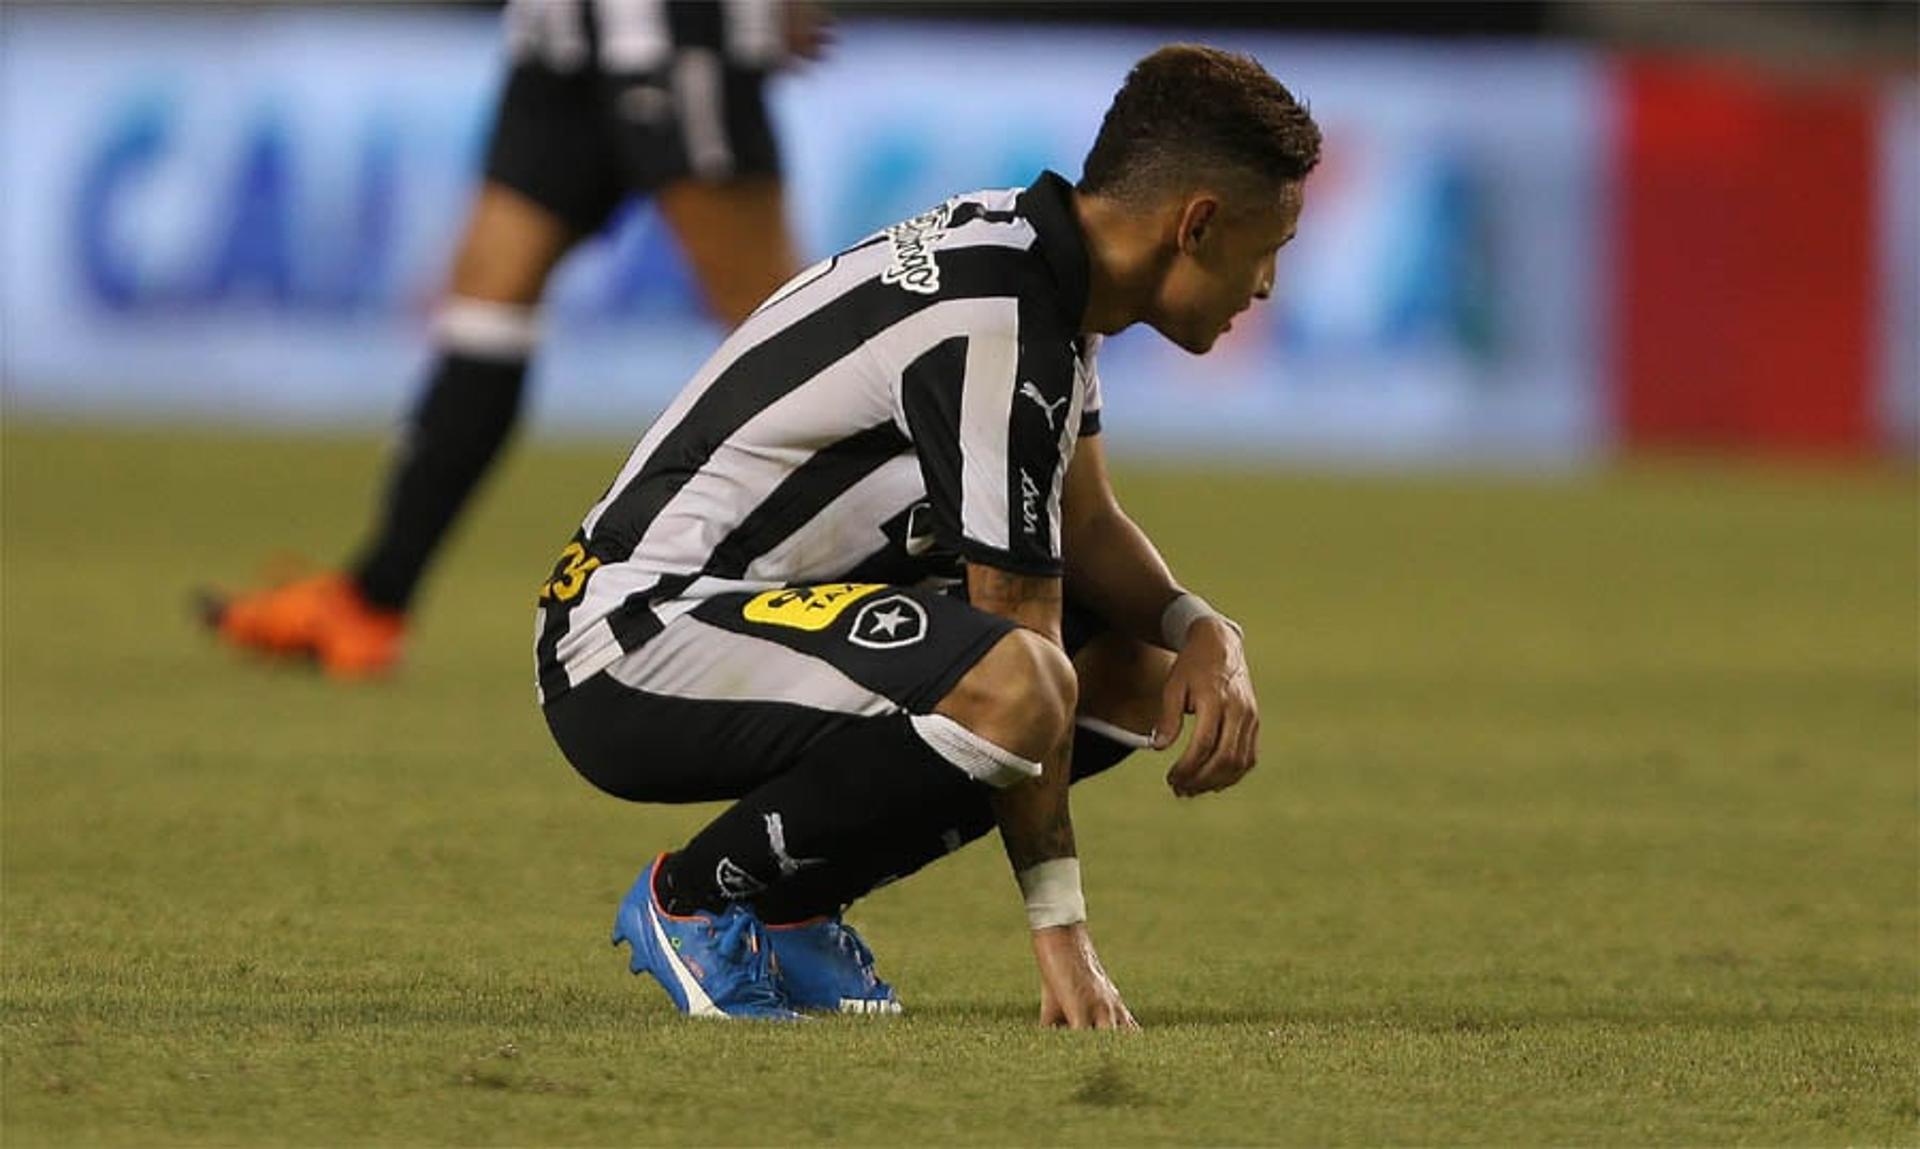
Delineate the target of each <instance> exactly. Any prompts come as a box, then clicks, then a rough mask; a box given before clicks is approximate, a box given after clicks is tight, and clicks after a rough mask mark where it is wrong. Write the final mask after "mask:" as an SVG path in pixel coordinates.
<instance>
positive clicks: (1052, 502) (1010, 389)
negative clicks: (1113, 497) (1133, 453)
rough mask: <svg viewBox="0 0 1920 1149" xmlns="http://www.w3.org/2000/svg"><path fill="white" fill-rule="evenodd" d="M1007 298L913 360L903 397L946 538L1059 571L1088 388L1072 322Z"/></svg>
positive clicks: (989, 561)
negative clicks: (1063, 330)
mask: <svg viewBox="0 0 1920 1149" xmlns="http://www.w3.org/2000/svg"><path fill="white" fill-rule="evenodd" d="M993 302H994V303H996V304H998V303H1001V302H1004V303H1005V305H1006V306H1005V308H1004V309H1002V311H1003V313H1002V314H998V315H996V316H994V319H995V320H996V321H995V322H988V323H980V324H970V325H969V330H967V331H966V332H965V333H961V334H956V335H954V336H953V337H951V338H949V339H947V340H945V341H944V342H941V343H939V344H937V345H936V346H934V347H933V348H932V349H931V350H929V351H928V352H926V353H925V354H923V355H922V356H920V357H919V358H918V359H916V360H915V361H914V362H912V363H911V364H909V365H908V366H907V367H906V369H905V370H904V371H903V372H902V374H901V380H900V406H901V411H902V413H903V414H904V416H905V419H906V424H907V431H908V434H909V435H910V436H911V437H912V439H913V442H914V446H915V449H916V452H917V454H918V456H919V460H920V469H921V473H922V477H923V478H924V479H925V481H926V486H927V497H928V501H929V503H931V504H932V507H933V512H934V528H935V531H936V534H937V535H938V537H939V541H940V542H941V543H942V544H944V545H945V546H947V547H949V548H951V549H953V550H956V551H958V552H959V553H960V555H961V556H962V557H963V558H965V559H966V560H967V561H968V562H975V563H981V564H983V565H986V566H991V567H994V568H997V569H1000V570H1005V571H1010V572H1012V573H1015V574H1023V575H1041V576H1058V575H1059V574H1060V573H1061V569H1062V568H1061V558H1060V493H1061V487H1062V484H1063V483H1064V481H1065V478H1066V470H1067V463H1068V461H1069V460H1070V459H1071V458H1072V455H1073V446H1074V443H1075V441H1076V440H1077V439H1078V437H1079V432H1080V420H1081V418H1082V412H1083V409H1084V407H1085V401H1086V394H1085V390H1084V388H1083V387H1082V386H1081V382H1080V379H1079V378H1078V377H1077V375H1076V372H1075V359H1076V357H1075V354H1074V349H1073V345H1072V342H1071V340H1070V339H1069V337H1068V336H1067V335H1065V334H1059V335H1057V336H1056V335H1055V334H1053V333H1052V332H1051V331H1050V330H1049V328H1050V327H1051V325H1048V324H1044V323H1037V322H1028V323H1026V324H1024V326H1026V328H1027V331H1028V334H1027V335H1026V336H1024V337H1023V334H1022V330H1021V328H1022V326H1023V324H1022V322H1020V321H1021V320H1026V319H1029V318H1030V317H1031V316H1032V315H1033V312H1032V311H1031V310H1030V309H1028V308H1025V307H1020V308H1018V309H1017V310H1018V312H1019V314H1018V315H1016V314H1015V311H1016V308H1015V301H1014V300H1011V299H1008V300H1005V301H998V300H996V301H993Z"/></svg>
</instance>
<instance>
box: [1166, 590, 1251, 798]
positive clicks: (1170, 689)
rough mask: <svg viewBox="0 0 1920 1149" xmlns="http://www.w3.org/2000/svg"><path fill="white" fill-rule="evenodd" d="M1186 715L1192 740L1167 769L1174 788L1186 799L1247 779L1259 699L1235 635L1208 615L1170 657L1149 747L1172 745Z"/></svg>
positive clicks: (1170, 785)
mask: <svg viewBox="0 0 1920 1149" xmlns="http://www.w3.org/2000/svg"><path fill="white" fill-rule="evenodd" d="M1189 714H1191V715H1193V738H1192V740H1191V741H1189V742H1188V743H1187V749H1186V753H1184V754H1182V755H1180V760H1179V761H1178V762H1175V763H1174V764H1173V768H1172V769H1170V770H1168V771H1167V785H1168V786H1169V787H1171V788H1172V789H1173V792H1174V793H1175V794H1178V795H1180V796H1181V797H1182V798H1190V797H1192V796H1194V795H1196V794H1205V793H1208V792H1209V791H1213V790H1224V789H1226V788H1227V787H1229V786H1231V785H1233V784H1234V783H1235V782H1238V781H1239V780H1240V779H1242V778H1244V777H1246V775H1247V771H1249V770H1251V769H1253V767H1254V763H1255V762H1256V761H1258V760H1259V757H1260V703H1259V701H1258V700H1256V699H1255V698H1254V696H1253V676H1252V675H1250V674H1249V673H1248V672H1247V658H1246V652H1245V651H1244V650H1242V649H1241V646H1240V635H1239V634H1238V633H1237V632H1235V631H1234V629H1233V628H1232V627H1230V626H1227V625H1225V624H1224V623H1220V622H1217V621H1214V620H1212V619H1201V620H1200V621H1198V622H1196V623H1194V624H1193V629H1191V630H1189V631H1188V632H1187V646H1186V649H1185V650H1182V651H1181V652H1180V655H1179V657H1177V658H1175V659H1174V660H1173V670H1172V671H1171V672H1169V673H1168V675H1167V685H1166V689H1165V690H1164V691H1163V692H1162V694H1161V698H1160V721H1159V722H1157V723H1156V724H1155V725H1154V728H1153V745H1154V749H1156V750H1164V749H1166V748H1167V747H1169V746H1171V745H1173V744H1174V742H1175V741H1177V740H1178V739H1179V737H1180V727H1181V726H1182V725H1183V724H1184V723H1185V722H1186V716H1187V715H1189Z"/></svg>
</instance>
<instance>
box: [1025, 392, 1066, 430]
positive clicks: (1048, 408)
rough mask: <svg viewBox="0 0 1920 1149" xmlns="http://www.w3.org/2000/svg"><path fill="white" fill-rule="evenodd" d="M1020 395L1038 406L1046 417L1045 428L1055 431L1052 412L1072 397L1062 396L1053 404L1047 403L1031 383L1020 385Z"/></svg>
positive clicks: (1044, 397)
mask: <svg viewBox="0 0 1920 1149" xmlns="http://www.w3.org/2000/svg"><path fill="white" fill-rule="evenodd" d="M1020 394H1022V395H1024V396H1026V397H1027V398H1029V399H1031V400H1033V401H1034V403H1036V404H1038V405H1039V407H1040V410H1041V412H1042V413H1043V414H1045V415H1046V417H1047V428H1048V429H1049V430H1056V429H1057V428H1055V427H1054V425H1053V415H1054V412H1055V411H1058V410H1059V409H1060V408H1061V407H1062V406H1063V405H1064V404H1065V403H1066V401H1067V400H1068V399H1070V398H1072V396H1070V395H1062V396H1060V397H1059V398H1058V399H1055V400H1054V401H1053V402H1051V403H1049V402H1047V397H1046V396H1045V395H1042V394H1041V393H1040V388H1038V387H1036V386H1034V385H1033V384H1032V383H1031V382H1024V383H1021V384H1020Z"/></svg>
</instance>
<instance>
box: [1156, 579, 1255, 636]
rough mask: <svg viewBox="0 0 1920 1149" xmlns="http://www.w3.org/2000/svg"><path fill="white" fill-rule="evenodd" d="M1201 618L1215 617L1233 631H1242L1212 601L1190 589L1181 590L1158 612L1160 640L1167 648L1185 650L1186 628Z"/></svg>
mask: <svg viewBox="0 0 1920 1149" xmlns="http://www.w3.org/2000/svg"><path fill="white" fill-rule="evenodd" d="M1203 618H1217V619H1219V620H1220V621H1221V622H1223V623H1225V624H1226V625H1227V626H1229V627H1232V628H1233V633H1235V634H1241V633H1243V632H1242V631H1241V629H1240V624H1239V623H1237V622H1235V621H1233V620H1232V619H1230V618H1228V617H1227V616H1226V615H1224V614H1221V613H1220V612H1219V611H1217V610H1215V609H1213V604H1212V603H1210V602H1208V601H1207V600H1206V599H1204V598H1201V597H1200V596H1199V595H1197V594H1194V593H1192V592H1191V591H1181V592H1180V597H1179V598H1176V599H1174V600H1173V601H1172V602H1170V603H1168V604H1167V609H1165V610H1163V611H1161V612H1160V641H1161V642H1162V643H1163V644H1164V645H1165V646H1166V648H1167V649H1168V650H1173V651H1180V650H1185V649H1186V647H1187V631H1188V629H1190V628H1191V627H1192V626H1193V624H1194V623H1196V622H1199V621H1200V620H1201V619H1203Z"/></svg>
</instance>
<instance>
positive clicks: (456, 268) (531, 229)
mask: <svg viewBox="0 0 1920 1149" xmlns="http://www.w3.org/2000/svg"><path fill="white" fill-rule="evenodd" d="M575 238H576V237H575V233H574V231H573V229H572V228H571V227H570V226H569V225H568V224H567V223H566V221H564V220H562V219H561V218H560V217H559V216H558V215H555V214H554V213H553V212H552V211H549V210H548V209H547V208H545V207H543V206H541V205H540V204H538V203H536V202H534V201H533V200H530V199H528V198H527V197H526V196H524V195H522V194H521V193H520V192H517V191H515V190H514V189H513V188H510V187H508V186H506V185H505V184H499V183H495V182H493V181H492V180H487V181H485V182H483V183H482V184H481V185H480V191H479V194H478V195H477V196H475V198H474V202H473V207H472V210H471V212H470V214H469V215H468V217H467V230H466V233H465V234H464V235H463V236H462V237H461V240H460V248H459V252H458V254H457V255H456V256H455V258H454V264H453V273H452V275H451V276H450V278H449V282H448V291H449V292H450V293H451V294H452V295H454V296H457V297H459V298H462V299H478V300H484V301H486V302H489V303H507V304H516V305H519V306H523V307H531V306H533V305H534V304H536V303H538V302H539V301H540V297H541V296H542V295H543V294H545V292H546V287H547V279H548V278H549V277H550V276H551V275H552V274H553V269H554V267H555V266H556V265H557V264H558V263H559V262H560V260H561V258H562V257H564V256H565V255H566V254H567V252H568V250H570V249H571V248H572V247H573V244H574V241H575Z"/></svg>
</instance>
